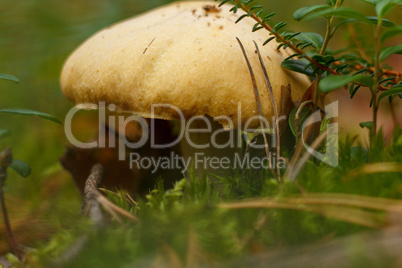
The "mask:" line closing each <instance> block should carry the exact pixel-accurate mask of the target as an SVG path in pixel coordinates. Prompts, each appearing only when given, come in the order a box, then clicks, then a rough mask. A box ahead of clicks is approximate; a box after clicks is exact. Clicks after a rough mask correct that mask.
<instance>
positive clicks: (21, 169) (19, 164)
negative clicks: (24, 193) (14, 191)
mask: <svg viewBox="0 0 402 268" xmlns="http://www.w3.org/2000/svg"><path fill="white" fill-rule="evenodd" d="M10 168H12V169H13V170H14V171H15V172H17V173H18V175H20V176H21V177H23V178H26V177H28V176H29V175H30V174H31V167H30V166H29V165H28V164H27V163H25V162H24V161H21V160H18V159H13V162H12V163H11V165H10Z"/></svg>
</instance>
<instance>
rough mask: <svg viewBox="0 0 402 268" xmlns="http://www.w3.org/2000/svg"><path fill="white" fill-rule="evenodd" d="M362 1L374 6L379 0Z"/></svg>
mask: <svg viewBox="0 0 402 268" xmlns="http://www.w3.org/2000/svg"><path fill="white" fill-rule="evenodd" d="M363 1H364V2H366V3H369V4H370V5H373V6H375V5H376V4H377V3H378V2H379V1H381V0H363Z"/></svg>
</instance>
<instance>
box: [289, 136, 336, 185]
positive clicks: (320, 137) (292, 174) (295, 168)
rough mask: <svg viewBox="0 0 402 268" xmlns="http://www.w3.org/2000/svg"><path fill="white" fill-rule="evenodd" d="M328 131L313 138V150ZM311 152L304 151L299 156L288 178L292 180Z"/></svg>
mask: <svg viewBox="0 0 402 268" xmlns="http://www.w3.org/2000/svg"><path fill="white" fill-rule="evenodd" d="M327 135H328V132H327V131H325V132H322V133H321V134H320V135H319V136H318V137H317V139H315V140H314V142H313V144H311V147H310V148H311V149H312V150H315V149H316V148H317V147H318V146H319V145H320V144H321V143H322V142H323V141H324V139H325V138H326V137H327ZM311 155H312V154H311V153H310V152H308V151H306V152H305V153H304V155H303V156H302V157H301V158H300V160H299V161H298V162H297V164H296V165H295V167H294V168H293V170H292V173H291V174H290V176H289V177H288V178H289V180H291V181H293V180H294V179H295V178H296V176H297V175H298V174H299V172H300V170H301V169H302V167H303V166H304V165H305V164H306V162H307V160H308V159H309V158H310V157H311Z"/></svg>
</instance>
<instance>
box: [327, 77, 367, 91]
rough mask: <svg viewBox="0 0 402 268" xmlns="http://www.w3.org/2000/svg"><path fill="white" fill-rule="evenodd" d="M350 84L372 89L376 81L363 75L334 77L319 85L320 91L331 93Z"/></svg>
mask: <svg viewBox="0 0 402 268" xmlns="http://www.w3.org/2000/svg"><path fill="white" fill-rule="evenodd" d="M349 83H358V84H361V85H364V86H367V87H372V86H373V83H374V81H373V79H372V78H371V77H369V76H363V75H355V76H352V75H333V76H328V77H325V78H324V79H322V80H321V81H320V84H319V89H320V91H322V92H330V91H332V90H335V89H338V88H340V87H343V86H346V85H347V84H349Z"/></svg>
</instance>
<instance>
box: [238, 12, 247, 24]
mask: <svg viewBox="0 0 402 268" xmlns="http://www.w3.org/2000/svg"><path fill="white" fill-rule="evenodd" d="M245 17H248V14H244V15H241V16H240V17H239V18H238V19H237V20H236V21H235V23H239V22H240V21H241V20H242V19H244V18H245Z"/></svg>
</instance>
